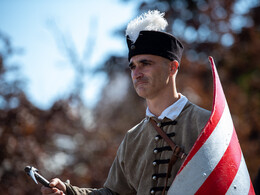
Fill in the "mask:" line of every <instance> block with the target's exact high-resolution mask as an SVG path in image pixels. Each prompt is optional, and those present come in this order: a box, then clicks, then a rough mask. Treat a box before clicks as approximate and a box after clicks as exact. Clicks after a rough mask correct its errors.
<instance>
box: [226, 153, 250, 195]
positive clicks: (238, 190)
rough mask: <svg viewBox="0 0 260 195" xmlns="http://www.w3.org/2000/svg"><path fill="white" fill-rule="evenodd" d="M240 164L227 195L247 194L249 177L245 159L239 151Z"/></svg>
mask: <svg viewBox="0 0 260 195" xmlns="http://www.w3.org/2000/svg"><path fill="white" fill-rule="evenodd" d="M241 155H242V156H241V162H240V166H239V169H238V171H237V174H236V176H235V178H234V180H233V182H232V184H231V185H230V187H229V189H228V191H227V193H226V194H227V195H232V194H234V195H239V194H241V195H244V194H248V192H249V189H250V176H249V173H248V170H247V167H246V163H245V159H244V156H243V154H242V151H241Z"/></svg>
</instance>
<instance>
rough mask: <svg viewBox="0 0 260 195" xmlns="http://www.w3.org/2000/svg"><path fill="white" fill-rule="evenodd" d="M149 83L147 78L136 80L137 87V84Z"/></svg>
mask: <svg viewBox="0 0 260 195" xmlns="http://www.w3.org/2000/svg"><path fill="white" fill-rule="evenodd" d="M147 83H148V81H147V79H142V80H136V81H135V82H134V86H135V87H137V86H139V85H143V84H147Z"/></svg>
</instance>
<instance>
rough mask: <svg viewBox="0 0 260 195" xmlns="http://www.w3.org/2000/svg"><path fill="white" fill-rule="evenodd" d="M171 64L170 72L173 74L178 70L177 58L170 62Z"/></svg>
mask: <svg viewBox="0 0 260 195" xmlns="http://www.w3.org/2000/svg"><path fill="white" fill-rule="evenodd" d="M170 66H171V74H172V75H174V74H175V73H176V72H177V71H178V67H179V62H178V61H177V60H173V61H171V62H170Z"/></svg>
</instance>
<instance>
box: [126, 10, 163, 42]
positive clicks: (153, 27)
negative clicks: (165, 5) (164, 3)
mask: <svg viewBox="0 0 260 195" xmlns="http://www.w3.org/2000/svg"><path fill="white" fill-rule="evenodd" d="M167 25H168V23H167V21H166V20H165V18H164V13H160V12H159V11H158V10H153V11H148V12H147V13H143V14H142V15H141V16H139V17H137V18H135V19H134V20H132V21H130V22H129V24H128V25H127V28H126V36H127V35H128V36H129V38H130V40H131V41H132V42H135V41H136V39H137V38H138V36H139V33H140V31H142V30H148V31H162V30H165V28H166V26H167Z"/></svg>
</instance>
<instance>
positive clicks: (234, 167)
mask: <svg viewBox="0 0 260 195" xmlns="http://www.w3.org/2000/svg"><path fill="white" fill-rule="evenodd" d="M241 157H242V153H241V148H240V145H239V142H238V138H237V134H236V131H235V128H234V129H233V134H232V138H231V140H230V143H229V146H228V148H227V150H226V152H225V153H224V155H223V157H222V158H221V160H220V161H219V163H218V164H217V166H216V167H215V169H214V170H213V171H212V172H211V174H210V175H209V177H208V178H207V179H206V181H205V182H204V183H203V184H202V185H201V187H200V188H199V189H198V191H197V192H196V194H197V195H198V194H211V195H214V194H216V195H218V194H225V193H226V192H227V191H228V189H229V187H230V185H231V183H232V182H233V180H234V178H235V176H236V174H237V171H238V169H239V166H240V162H241Z"/></svg>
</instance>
